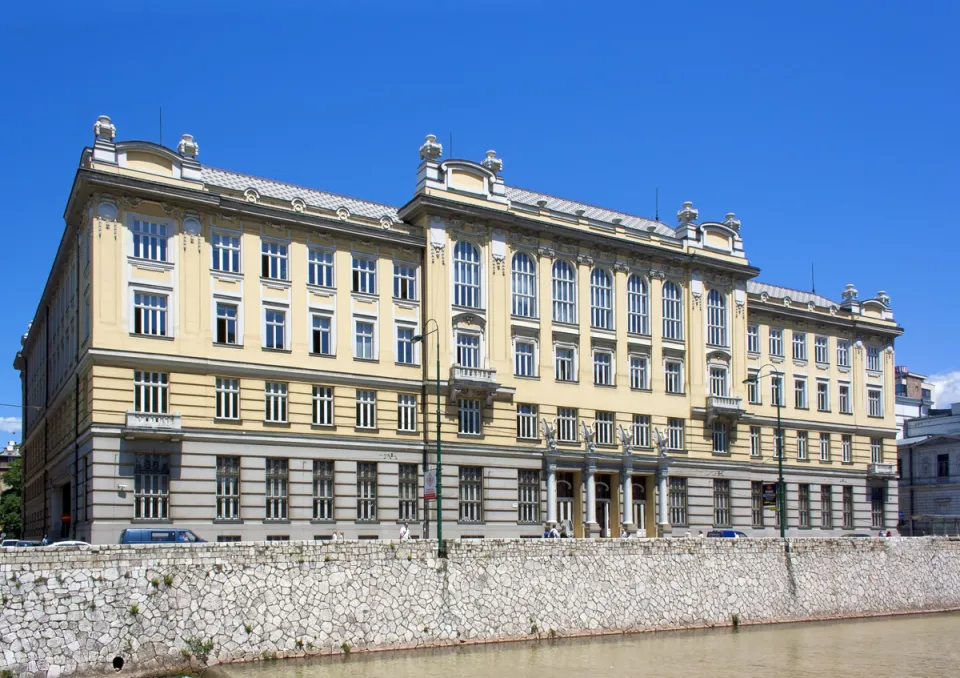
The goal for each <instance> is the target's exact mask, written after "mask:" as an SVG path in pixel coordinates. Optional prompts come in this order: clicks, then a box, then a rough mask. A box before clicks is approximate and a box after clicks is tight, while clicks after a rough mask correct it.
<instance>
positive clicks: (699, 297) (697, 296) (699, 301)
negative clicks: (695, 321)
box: [693, 292, 703, 308]
mask: <svg viewBox="0 0 960 678" xmlns="http://www.w3.org/2000/svg"><path fill="white" fill-rule="evenodd" d="M702 305H703V293H702V292H694V293H693V307H694V308H700V307H701V306H702Z"/></svg>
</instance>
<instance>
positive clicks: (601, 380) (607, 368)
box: [593, 351, 613, 386]
mask: <svg viewBox="0 0 960 678" xmlns="http://www.w3.org/2000/svg"><path fill="white" fill-rule="evenodd" d="M593 383H594V384H597V385H599V386H613V354H612V353H609V352H607V351H594V352H593Z"/></svg>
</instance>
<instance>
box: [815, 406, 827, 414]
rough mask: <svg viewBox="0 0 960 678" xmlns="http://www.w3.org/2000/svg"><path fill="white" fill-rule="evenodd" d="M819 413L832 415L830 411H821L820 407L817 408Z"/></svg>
mask: <svg viewBox="0 0 960 678" xmlns="http://www.w3.org/2000/svg"><path fill="white" fill-rule="evenodd" d="M817 412H821V413H823V414H830V410H821V409H820V408H819V407H818V408H817Z"/></svg>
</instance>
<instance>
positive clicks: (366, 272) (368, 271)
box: [352, 255, 377, 294]
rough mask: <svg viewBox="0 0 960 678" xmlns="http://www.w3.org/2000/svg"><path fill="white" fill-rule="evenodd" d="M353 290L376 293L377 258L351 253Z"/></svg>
mask: <svg viewBox="0 0 960 678" xmlns="http://www.w3.org/2000/svg"><path fill="white" fill-rule="evenodd" d="M352 273H353V291H354V292H359V293H361V294H377V260H376V259H373V258H371V257H358V256H357V255H353V268H352Z"/></svg>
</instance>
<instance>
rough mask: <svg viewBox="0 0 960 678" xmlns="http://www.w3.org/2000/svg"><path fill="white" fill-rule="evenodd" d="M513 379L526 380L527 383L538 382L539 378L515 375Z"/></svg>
mask: <svg viewBox="0 0 960 678" xmlns="http://www.w3.org/2000/svg"><path fill="white" fill-rule="evenodd" d="M513 377H514V379H526V380H527V381H540V377H538V376H531V375H526V374H515V375H513Z"/></svg>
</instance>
